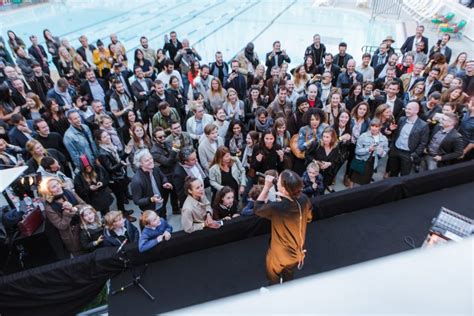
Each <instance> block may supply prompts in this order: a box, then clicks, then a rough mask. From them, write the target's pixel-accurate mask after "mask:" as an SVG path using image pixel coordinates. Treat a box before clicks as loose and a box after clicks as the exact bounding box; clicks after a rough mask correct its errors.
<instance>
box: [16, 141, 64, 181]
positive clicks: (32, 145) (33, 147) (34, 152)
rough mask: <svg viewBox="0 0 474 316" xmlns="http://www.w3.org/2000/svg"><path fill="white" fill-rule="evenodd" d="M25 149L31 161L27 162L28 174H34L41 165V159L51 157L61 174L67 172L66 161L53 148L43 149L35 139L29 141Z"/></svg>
mask: <svg viewBox="0 0 474 316" xmlns="http://www.w3.org/2000/svg"><path fill="white" fill-rule="evenodd" d="M25 147H26V150H27V151H28V152H29V153H30V155H31V159H30V160H28V163H27V164H28V171H29V172H31V173H34V172H36V171H37V170H38V168H39V166H40V165H41V159H43V158H44V157H52V158H54V159H56V161H57V162H58V163H59V165H60V166H61V169H62V170H63V172H64V171H68V170H69V166H68V161H67V159H66V157H64V155H63V154H62V153H61V152H60V151H58V150H56V149H54V148H48V149H45V148H44V147H43V145H42V144H41V143H40V142H39V141H37V140H36V139H30V140H29V141H27V142H26V146H25Z"/></svg>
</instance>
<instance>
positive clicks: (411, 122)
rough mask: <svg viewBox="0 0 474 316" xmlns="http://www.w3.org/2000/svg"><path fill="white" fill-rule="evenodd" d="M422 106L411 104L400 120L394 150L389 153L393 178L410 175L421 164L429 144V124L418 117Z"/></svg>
mask: <svg viewBox="0 0 474 316" xmlns="http://www.w3.org/2000/svg"><path fill="white" fill-rule="evenodd" d="M419 111H420V105H419V104H418V103H417V102H409V103H408V104H407V106H406V108H405V116H404V117H402V118H400V119H399V120H398V123H397V125H398V128H397V130H396V132H395V137H394V141H393V144H392V148H391V149H390V153H389V160H388V162H387V163H388V165H389V171H390V176H391V177H396V176H398V175H401V176H404V175H407V174H410V172H411V169H412V168H413V166H414V165H415V164H419V163H420V161H421V157H422V156H423V151H424V149H425V147H426V145H427V143H428V137H429V127H428V124H427V123H426V122H425V121H423V120H422V119H420V118H419V117H418V113H419Z"/></svg>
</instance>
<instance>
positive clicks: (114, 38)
mask: <svg viewBox="0 0 474 316" xmlns="http://www.w3.org/2000/svg"><path fill="white" fill-rule="evenodd" d="M110 42H111V43H112V44H114V45H115V47H120V51H122V54H123V55H125V54H126V53H127V50H126V49H125V46H124V45H123V44H122V42H120V41H119V40H118V38H117V34H115V33H112V34H110Z"/></svg>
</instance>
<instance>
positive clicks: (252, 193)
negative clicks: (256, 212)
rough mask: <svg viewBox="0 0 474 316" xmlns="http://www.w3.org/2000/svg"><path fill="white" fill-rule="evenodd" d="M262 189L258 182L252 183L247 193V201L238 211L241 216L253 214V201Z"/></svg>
mask: <svg viewBox="0 0 474 316" xmlns="http://www.w3.org/2000/svg"><path fill="white" fill-rule="evenodd" d="M262 189H263V186H261V185H259V184H256V185H254V186H253V187H252V188H251V189H250V191H249V195H248V197H249V198H248V202H247V205H246V206H245V207H244V208H243V209H242V211H241V212H240V214H241V215H242V216H250V215H253V207H254V205H255V201H256V200H257V198H258V196H259V195H260V193H261V192H262Z"/></svg>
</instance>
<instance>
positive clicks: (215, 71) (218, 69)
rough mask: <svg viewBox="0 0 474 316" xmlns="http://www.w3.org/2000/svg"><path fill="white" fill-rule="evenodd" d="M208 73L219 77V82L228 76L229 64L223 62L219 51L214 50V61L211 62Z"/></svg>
mask: <svg viewBox="0 0 474 316" xmlns="http://www.w3.org/2000/svg"><path fill="white" fill-rule="evenodd" d="M209 73H210V74H211V75H212V76H214V77H217V78H219V80H220V81H221V83H224V82H226V80H227V78H228V77H229V65H227V63H225V62H224V57H223V56H222V53H221V52H219V51H218V52H216V61H215V62H213V63H211V65H210V69H209Z"/></svg>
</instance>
